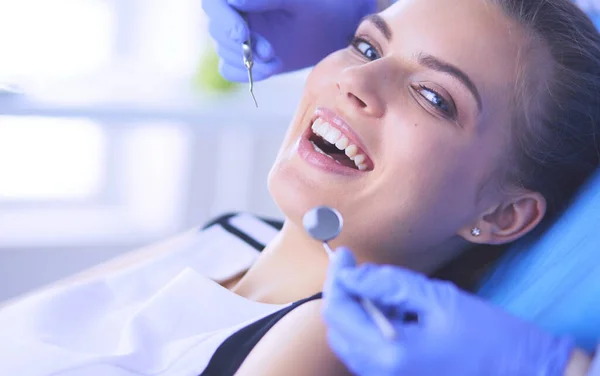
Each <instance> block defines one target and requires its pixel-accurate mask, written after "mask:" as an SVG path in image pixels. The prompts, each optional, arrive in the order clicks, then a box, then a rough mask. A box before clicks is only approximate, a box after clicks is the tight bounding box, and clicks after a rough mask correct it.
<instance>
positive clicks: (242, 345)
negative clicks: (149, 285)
mask: <svg viewBox="0 0 600 376" xmlns="http://www.w3.org/2000/svg"><path fill="white" fill-rule="evenodd" d="M237 215H238V213H231V214H226V215H223V216H221V217H219V218H217V219H215V220H213V221H211V222H210V223H208V224H207V225H206V226H204V228H203V229H206V228H208V227H211V226H220V227H221V228H223V229H224V230H225V231H227V232H228V233H229V234H231V235H233V236H235V237H237V238H239V239H240V240H242V241H243V242H244V243H246V244H247V245H249V246H250V247H252V248H254V249H255V250H256V251H258V252H261V251H262V250H263V249H264V248H265V244H264V243H262V242H261V241H260V240H258V236H255V233H257V231H254V229H253V228H252V227H247V228H240V227H237V226H235V225H234V224H233V222H234V221H232V219H234V218H235V217H236V216H237ZM256 219H257V221H260V222H262V223H263V224H267V225H269V226H271V227H272V228H273V229H274V230H276V231H279V230H281V228H282V226H283V222H281V221H277V220H272V219H267V218H261V217H256ZM321 298H322V293H317V294H315V295H313V296H311V297H308V298H305V299H302V300H299V301H297V302H294V303H292V304H290V305H289V306H287V307H285V308H282V309H281V310H279V311H277V312H274V313H272V314H270V315H269V316H266V317H264V318H262V319H260V320H258V321H255V322H254V323H252V324H250V325H248V326H246V327H244V328H242V329H240V330H238V331H237V332H235V333H234V334H232V335H231V336H229V337H228V338H227V339H226V340H225V341H224V342H223V343H221V345H220V346H219V347H218V348H217V350H216V351H215V353H214V354H213V356H212V357H211V359H210V361H209V363H208V365H207V366H206V368H205V369H204V371H203V372H202V373H201V374H200V375H199V376H230V375H234V374H235V373H236V372H237V370H238V369H239V368H240V366H241V365H242V363H243V362H244V360H245V359H246V358H247V357H248V354H250V351H252V349H253V348H254V346H256V344H257V343H258V342H259V341H260V340H261V339H262V338H263V336H264V335H265V334H266V333H267V332H268V331H269V330H270V329H271V328H272V327H273V326H274V325H275V324H277V322H279V320H281V319H282V318H283V317H284V316H285V315H287V314H288V313H290V312H291V311H293V310H294V309H296V308H298V307H299V306H301V305H302V304H304V303H307V302H310V301H313V300H316V299H321Z"/></svg>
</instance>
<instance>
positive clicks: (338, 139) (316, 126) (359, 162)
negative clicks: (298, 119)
mask: <svg viewBox="0 0 600 376" xmlns="http://www.w3.org/2000/svg"><path fill="white" fill-rule="evenodd" d="M311 128H312V130H313V132H315V134H317V135H319V136H321V137H322V138H324V139H325V140H327V142H329V143H330V144H335V146H336V147H337V148H338V149H340V150H343V151H344V153H346V155H347V156H348V158H350V159H351V160H353V161H354V164H355V165H356V167H357V168H358V169H359V170H361V171H364V170H366V169H367V164H366V163H365V160H366V159H367V156H366V155H364V154H359V153H358V146H356V145H354V144H352V143H350V140H348V138H347V137H346V136H344V135H343V134H342V132H340V130H339V129H337V128H334V127H332V126H331V124H329V123H328V122H326V121H325V120H323V119H321V118H317V120H315V122H314V123H313V125H312V127H311Z"/></svg>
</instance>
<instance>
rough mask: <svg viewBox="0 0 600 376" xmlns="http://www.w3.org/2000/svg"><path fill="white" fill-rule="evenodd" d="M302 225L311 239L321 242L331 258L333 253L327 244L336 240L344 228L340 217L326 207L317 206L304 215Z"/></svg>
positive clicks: (336, 212) (335, 211) (337, 213)
mask: <svg viewBox="0 0 600 376" xmlns="http://www.w3.org/2000/svg"><path fill="white" fill-rule="evenodd" d="M302 225H303V226H304V229H305V230H306V232H308V233H309V234H310V236H312V238H313V239H315V240H319V241H321V242H323V247H325V252H327V255H328V256H329V257H331V255H332V254H333V251H332V250H331V248H330V247H329V244H327V242H328V241H330V240H333V239H335V238H337V237H338V235H339V234H340V232H342V228H343V226H344V220H343V218H342V215H341V214H340V213H339V212H338V211H337V210H335V209H333V208H330V207H328V206H317V207H315V208H312V209H310V210H309V211H308V212H306V214H304V217H303V218H302Z"/></svg>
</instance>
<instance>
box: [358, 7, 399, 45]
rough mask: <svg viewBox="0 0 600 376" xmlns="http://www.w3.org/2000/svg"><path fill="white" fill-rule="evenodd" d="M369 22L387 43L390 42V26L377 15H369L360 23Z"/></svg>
mask: <svg viewBox="0 0 600 376" xmlns="http://www.w3.org/2000/svg"><path fill="white" fill-rule="evenodd" d="M365 21H369V22H371V23H372V24H373V25H375V27H376V28H377V29H378V30H379V31H380V32H381V33H382V34H383V36H384V37H385V39H387V41H388V42H389V41H390V40H392V29H391V28H390V25H388V23H387V22H386V21H385V20H384V19H383V18H382V17H381V16H380V15H378V14H370V15H368V16H366V17H365V18H363V19H362V21H361V23H362V22H365Z"/></svg>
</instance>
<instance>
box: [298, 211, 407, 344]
mask: <svg viewBox="0 0 600 376" xmlns="http://www.w3.org/2000/svg"><path fill="white" fill-rule="evenodd" d="M302 225H303V226H304V229H305V230H306V232H308V233H309V234H310V236H312V238H313V239H315V240H319V241H321V242H323V248H325V252H327V255H328V256H329V258H330V259H331V257H332V256H333V251H332V250H331V247H329V244H327V242H329V241H331V240H333V239H335V238H336V237H337V236H338V235H339V234H340V232H342V227H343V226H344V220H343V218H342V215H341V214H340V213H339V212H338V211H337V210H335V209H333V208H330V207H328V206H317V207H315V208H312V209H311V210H309V211H308V212H307V213H306V214H305V215H304V217H303V218H302ZM360 304H361V305H362V307H363V309H364V310H365V311H366V312H367V314H368V315H369V316H370V317H371V319H372V320H373V322H374V323H375V325H377V327H378V328H379V331H380V332H381V334H382V335H383V337H384V338H386V339H387V340H394V339H395V338H396V330H395V329H394V327H393V326H392V324H391V323H390V322H389V321H388V319H387V317H385V315H384V314H383V313H382V312H381V311H380V310H379V308H377V306H375V304H373V302H371V301H370V300H368V299H360Z"/></svg>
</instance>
